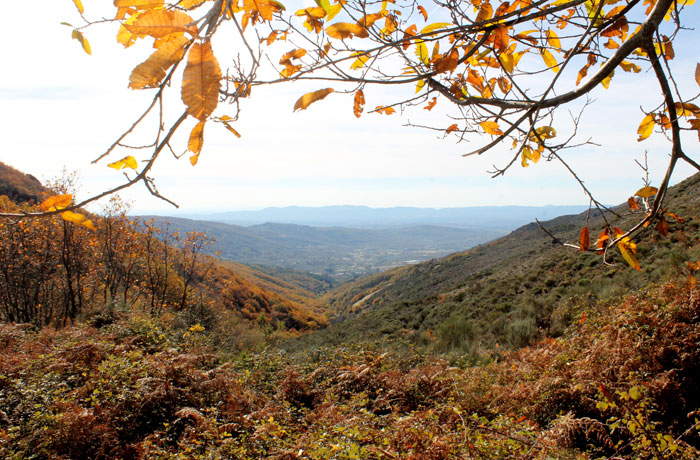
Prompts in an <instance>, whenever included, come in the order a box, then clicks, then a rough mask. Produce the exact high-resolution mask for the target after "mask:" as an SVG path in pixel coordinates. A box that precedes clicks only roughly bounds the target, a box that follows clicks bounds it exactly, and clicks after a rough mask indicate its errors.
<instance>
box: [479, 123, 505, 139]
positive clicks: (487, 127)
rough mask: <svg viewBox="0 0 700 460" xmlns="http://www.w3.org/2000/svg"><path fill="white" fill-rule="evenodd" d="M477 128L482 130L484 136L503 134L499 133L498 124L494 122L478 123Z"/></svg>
mask: <svg viewBox="0 0 700 460" xmlns="http://www.w3.org/2000/svg"><path fill="white" fill-rule="evenodd" d="M479 126H481V127H482V128H483V130H484V131H485V132H486V134H492V135H494V136H500V135H502V134H503V131H501V129H500V128H499V127H498V123H496V122H495V121H482V122H481V123H479Z"/></svg>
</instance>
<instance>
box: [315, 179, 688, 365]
mask: <svg viewBox="0 0 700 460" xmlns="http://www.w3.org/2000/svg"><path fill="white" fill-rule="evenodd" d="M699 196H700V177H699V176H694V177H692V178H690V179H687V180H686V181H684V182H682V183H681V184H679V185H677V186H675V187H673V188H672V189H671V190H670V192H669V196H668V202H667V204H668V208H669V210H670V211H671V212H674V213H676V214H679V215H680V216H682V217H683V218H685V223H683V224H672V225H671V233H670V235H669V236H668V237H662V236H661V235H660V234H659V233H658V232H657V231H656V230H655V229H653V228H651V227H650V228H648V229H646V230H645V231H644V233H643V235H642V236H641V239H639V241H638V251H639V252H638V257H639V259H640V261H641V264H642V270H641V272H636V271H634V270H632V269H630V268H629V267H628V266H627V264H626V263H625V262H624V261H623V260H622V258H621V256H620V254H619V252H618V251H617V250H616V249H614V250H611V251H610V252H609V260H608V261H609V262H610V263H611V264H613V265H606V264H603V263H601V258H600V257H599V256H597V255H595V254H590V253H580V252H577V251H574V250H570V249H568V248H562V247H560V246H559V245H555V244H553V243H552V239H551V238H550V237H549V236H547V235H546V234H545V233H544V232H543V231H542V230H540V229H539V227H538V226H537V225H536V224H534V223H532V224H529V225H526V226H524V227H521V228H519V229H517V230H515V231H513V232H512V233H510V234H509V235H507V236H505V237H502V238H499V239H497V240H495V241H492V242H490V243H487V244H485V245H482V246H479V247H476V248H474V249H472V250H469V251H467V252H461V253H456V254H452V255H449V256H446V257H443V258H438V259H435V260H431V261H427V262H424V263H420V264H416V265H412V266H410V267H401V268H397V269H394V270H390V271H387V272H383V273H379V274H377V275H373V276H370V277H367V278H363V279H360V280H357V281H354V282H351V283H347V284H345V285H342V286H340V287H338V288H336V289H335V290H333V291H331V292H330V293H328V294H327V295H326V296H325V297H324V300H326V301H327V302H328V303H329V305H331V309H332V310H331V314H332V315H334V319H333V321H334V322H335V323H339V324H336V325H334V326H332V327H330V328H329V329H327V330H325V331H321V332H320V333H317V334H314V335H313V336H311V337H308V338H305V339H304V340H305V343H306V344H309V343H314V344H320V343H342V342H348V341H350V342H352V341H358V340H370V341H371V340H384V339H389V340H392V341H395V340H408V341H409V342H410V343H413V344H427V343H431V344H432V346H434V347H435V348H437V349H439V350H444V351H447V350H459V351H461V352H464V353H472V352H473V353H474V355H475V356H478V355H480V354H481V353H482V352H484V351H485V350H492V349H493V348H494V347H495V346H496V345H497V344H500V345H505V346H508V347H519V346H524V345H527V344H528V343H530V342H531V341H532V340H534V339H535V338H537V337H538V336H539V335H540V334H541V333H543V332H544V333H546V334H550V335H557V334H559V333H561V331H562V330H563V328H564V327H566V326H567V325H568V324H570V322H571V320H572V319H573V318H574V317H575V316H576V315H577V314H578V310H577V309H578V308H580V305H581V304H582V303H583V304H592V303H595V302H596V301H597V300H598V299H605V298H609V297H611V296H615V295H618V294H622V293H625V292H627V291H628V290H629V289H631V288H638V287H642V286H645V285H647V284H648V283H650V282H660V281H663V280H665V279H668V278H669V277H670V276H674V275H675V276H677V275H679V274H686V275H687V274H688V269H687V267H686V265H685V262H686V261H688V260H697V259H698V258H700V248H698V241H700V232H699V230H698V228H699V222H700V221H699V220H698V216H699V215H700V198H699ZM617 210H618V212H620V213H627V209H626V206H625V207H619V208H617ZM631 218H632V216H629V215H628V216H623V217H622V218H621V221H619V224H618V225H619V226H621V227H622V226H624V224H625V222H629V221H630V219H631ZM585 222H586V215H585V214H579V215H574V216H563V217H559V218H556V219H553V220H551V221H547V222H543V225H544V226H545V227H546V228H547V229H549V230H550V231H552V232H553V233H554V234H555V235H557V236H558V237H560V238H561V239H563V240H569V241H571V242H576V241H577V239H578V233H579V231H580V229H581V228H582V227H583V225H584V224H585ZM589 227H590V228H591V233H592V234H593V235H597V234H598V233H599V232H600V230H601V229H602V221H601V218H600V217H599V216H597V217H596V216H591V218H590V221H589ZM486 353H487V354H488V353H490V352H486Z"/></svg>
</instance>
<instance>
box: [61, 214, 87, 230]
mask: <svg viewBox="0 0 700 460" xmlns="http://www.w3.org/2000/svg"><path fill="white" fill-rule="evenodd" d="M61 217H62V218H63V220H65V221H67V222H72V223H74V224H76V225H80V226H82V227H85V228H88V229H90V230H95V224H93V223H92V221H91V220H90V219H88V218H87V217H85V216H84V215H82V214H78V213H77V212H73V211H66V212H62V213H61Z"/></svg>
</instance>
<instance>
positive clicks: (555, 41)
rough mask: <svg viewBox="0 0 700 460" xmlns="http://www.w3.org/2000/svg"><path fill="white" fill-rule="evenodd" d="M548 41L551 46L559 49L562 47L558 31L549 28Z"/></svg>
mask: <svg viewBox="0 0 700 460" xmlns="http://www.w3.org/2000/svg"><path fill="white" fill-rule="evenodd" d="M546 34H547V43H549V46H551V47H553V48H556V49H558V50H560V49H561V42H560V41H559V37H558V36H557V34H556V33H554V31H552V30H547V32H546Z"/></svg>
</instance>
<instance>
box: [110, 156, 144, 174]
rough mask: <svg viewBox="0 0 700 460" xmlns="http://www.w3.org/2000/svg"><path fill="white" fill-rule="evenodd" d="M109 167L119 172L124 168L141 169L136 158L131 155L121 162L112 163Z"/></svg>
mask: <svg viewBox="0 0 700 460" xmlns="http://www.w3.org/2000/svg"><path fill="white" fill-rule="evenodd" d="M107 166H109V167H110V168H114V169H116V170H117V171H119V170H120V169H124V168H131V169H137V168H138V167H139V164H138V162H137V161H136V158H134V157H132V156H131V155H129V156H125V157H124V158H122V159H121V160H119V161H115V162H114V163H110V164H108V165H107Z"/></svg>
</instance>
